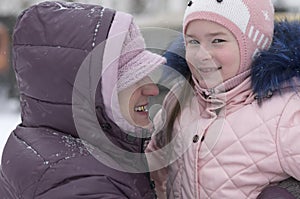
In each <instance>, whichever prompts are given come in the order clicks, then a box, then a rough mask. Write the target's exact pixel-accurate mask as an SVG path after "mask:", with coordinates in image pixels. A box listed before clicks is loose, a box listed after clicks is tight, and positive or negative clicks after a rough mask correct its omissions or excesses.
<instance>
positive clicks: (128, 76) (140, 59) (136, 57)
mask: <svg viewBox="0 0 300 199" xmlns="http://www.w3.org/2000/svg"><path fill="white" fill-rule="evenodd" d="M165 62H166V59H165V58H164V57H162V56H160V55H158V54H155V53H152V52H150V51H148V50H146V49H145V41H144V38H143V36H142V34H141V32H140V30H139V29H138V28H137V26H136V25H135V24H134V22H132V23H131V24H130V26H129V30H128V33H127V35H126V38H125V40H124V43H123V46H122V50H121V55H120V60H119V69H118V90H119V91H120V90H123V89H125V88H127V87H129V86H131V85H133V84H134V83H136V82H138V81H140V80H141V79H143V78H144V77H146V76H147V75H149V74H150V73H151V72H152V71H154V70H155V69H157V68H158V67H159V66H160V65H161V64H164V63H165Z"/></svg>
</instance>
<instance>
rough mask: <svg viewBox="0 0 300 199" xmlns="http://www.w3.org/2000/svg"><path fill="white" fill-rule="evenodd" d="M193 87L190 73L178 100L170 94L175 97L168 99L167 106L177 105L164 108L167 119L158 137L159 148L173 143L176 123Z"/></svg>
mask: <svg viewBox="0 0 300 199" xmlns="http://www.w3.org/2000/svg"><path fill="white" fill-rule="evenodd" d="M193 87H194V83H193V80H192V75H191V73H190V72H189V73H188V74H187V75H186V81H184V85H183V87H182V90H180V91H179V93H180V94H179V97H178V98H177V97H174V96H175V94H172V93H169V94H171V95H173V97H166V99H165V101H167V102H166V103H167V104H174V103H175V105H174V106H172V105H171V106H166V107H164V108H165V109H166V117H165V118H166V120H165V121H166V122H165V124H164V126H163V128H162V129H161V130H160V132H159V133H158V134H157V135H156V143H157V146H158V147H160V148H162V147H164V146H165V145H167V144H168V143H170V142H171V140H172V132H173V128H174V123H175V121H176V118H177V117H178V116H179V115H180V114H181V109H182V108H183V106H184V105H185V104H186V103H187V101H188V99H190V96H191V94H192V88H193ZM170 92H172V91H170ZM169 100H170V101H169ZM174 100H176V101H175V102H174ZM166 103H165V104H166Z"/></svg>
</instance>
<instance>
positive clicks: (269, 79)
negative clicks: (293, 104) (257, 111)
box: [251, 20, 300, 102]
mask: <svg viewBox="0 0 300 199" xmlns="http://www.w3.org/2000/svg"><path fill="white" fill-rule="evenodd" d="M299 77H300V21H287V20H283V21H279V22H276V23H275V27H274V37H273V42H272V45H271V46H270V48H269V49H268V50H265V51H262V52H260V53H259V54H257V56H256V58H255V60H254V61H253V64H252V67H251V82H252V89H253V92H254V93H255V94H256V95H257V99H258V101H259V102H261V101H262V99H263V98H264V97H266V96H270V95H271V94H272V93H273V92H274V91H279V92H280V90H281V89H282V88H283V87H286V86H292V87H294V86H295V85H296V83H295V81H294V80H296V79H298V78H299Z"/></svg>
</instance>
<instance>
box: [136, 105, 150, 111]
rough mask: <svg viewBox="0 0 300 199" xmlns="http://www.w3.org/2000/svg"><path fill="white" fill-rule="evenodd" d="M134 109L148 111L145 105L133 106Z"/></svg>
mask: <svg viewBox="0 0 300 199" xmlns="http://www.w3.org/2000/svg"><path fill="white" fill-rule="evenodd" d="M134 111H136V112H148V108H147V105H142V106H137V107H134Z"/></svg>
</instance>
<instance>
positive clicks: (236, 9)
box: [183, 0, 274, 73]
mask: <svg viewBox="0 0 300 199" xmlns="http://www.w3.org/2000/svg"><path fill="white" fill-rule="evenodd" d="M198 19H200V20H208V21H213V22H216V23H218V24H220V25H223V26H224V27H226V28H227V29H228V30H230V31H231V32H232V33H233V35H234V36H235V38H236V39H237V41H238V44H239V48H240V57H241V63H240V68H239V73H242V72H244V71H246V70H248V69H249V68H250V65H251V62H252V58H253V56H254V55H255V53H256V52H258V51H259V50H263V49H267V48H268V47H269V46H270V44H271V42H272V38H273V29H274V7H273V4H272V2H271V0H192V1H190V2H189V3H188V6H187V9H186V11H185V15H184V20H183V32H184V33H185V32H186V28H187V26H188V24H189V23H190V22H191V21H193V20H198Z"/></svg>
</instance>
